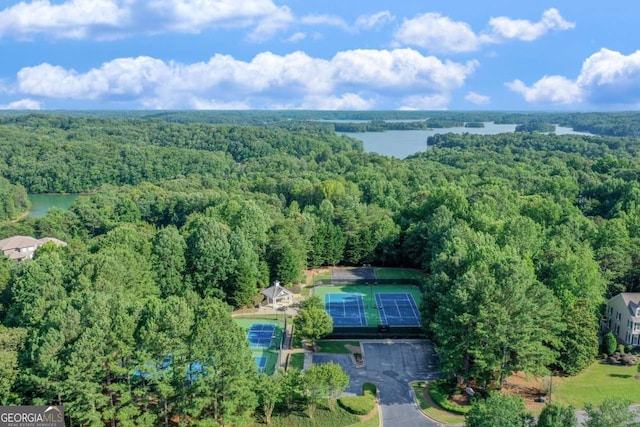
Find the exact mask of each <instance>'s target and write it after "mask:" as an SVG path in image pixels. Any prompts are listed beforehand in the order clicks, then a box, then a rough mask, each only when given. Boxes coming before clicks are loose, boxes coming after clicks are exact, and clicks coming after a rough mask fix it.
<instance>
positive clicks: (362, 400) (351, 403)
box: [338, 395, 375, 415]
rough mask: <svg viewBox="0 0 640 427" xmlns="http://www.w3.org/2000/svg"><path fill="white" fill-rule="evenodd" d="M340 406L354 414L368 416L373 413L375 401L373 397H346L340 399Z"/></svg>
mask: <svg viewBox="0 0 640 427" xmlns="http://www.w3.org/2000/svg"><path fill="white" fill-rule="evenodd" d="M338 404H339V405H340V406H341V407H342V408H344V409H345V410H346V411H347V412H350V413H352V414H356V415H367V414H368V413H369V412H371V411H373V408H374V407H375V400H374V399H373V396H371V395H366V396H345V397H341V398H339V399H338Z"/></svg>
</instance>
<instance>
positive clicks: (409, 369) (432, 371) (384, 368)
mask: <svg viewBox="0 0 640 427" xmlns="http://www.w3.org/2000/svg"><path fill="white" fill-rule="evenodd" d="M360 342H361V344H362V350H363V355H364V360H365V366H364V367H356V366H355V365H354V363H353V361H352V359H351V357H350V356H349V355H343V354H340V355H336V354H314V355H313V363H328V362H335V363H338V364H339V365H340V366H341V367H342V368H343V369H344V371H345V372H346V373H347V374H349V377H350V378H351V381H350V383H349V388H348V389H347V393H352V394H356V395H359V394H361V393H362V385H363V384H364V383H365V382H370V383H373V384H375V385H376V387H377V388H378V396H379V399H380V407H381V410H382V420H383V425H385V426H387V427H393V426H402V427H419V426H420V427H422V426H439V425H440V424H438V423H435V422H433V421H431V420H430V419H428V418H426V417H425V416H424V415H423V414H422V412H420V411H419V410H418V408H417V407H416V405H415V402H414V398H413V392H412V389H411V386H410V385H409V383H410V382H411V381H416V380H433V379H436V378H438V375H439V374H438V371H437V366H436V361H437V359H436V356H435V353H434V351H433V347H432V345H431V343H430V342H429V341H427V340H361V341H360Z"/></svg>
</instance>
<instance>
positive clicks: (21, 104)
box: [0, 98, 42, 110]
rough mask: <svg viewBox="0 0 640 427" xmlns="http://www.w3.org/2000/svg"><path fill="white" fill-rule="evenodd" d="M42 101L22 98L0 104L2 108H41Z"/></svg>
mask: <svg viewBox="0 0 640 427" xmlns="http://www.w3.org/2000/svg"><path fill="white" fill-rule="evenodd" d="M41 109H42V103H41V102H39V101H34V100H33V99H28V98H27V99H21V100H19V101H14V102H10V103H8V104H0V110H41Z"/></svg>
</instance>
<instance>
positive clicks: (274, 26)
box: [249, 6, 294, 42]
mask: <svg viewBox="0 0 640 427" xmlns="http://www.w3.org/2000/svg"><path fill="white" fill-rule="evenodd" d="M293 21H294V17H293V14H292V13H291V10H290V9H289V8H288V7H287V6H282V7H281V8H279V9H278V10H277V11H275V12H274V13H272V14H270V15H268V16H266V17H265V18H263V19H262V20H261V21H260V22H259V23H258V25H257V26H256V28H255V29H254V30H253V31H252V32H251V33H250V34H249V39H250V40H253V41H260V42H261V41H265V40H268V39H270V38H271V37H272V36H273V35H274V34H276V33H277V32H279V31H282V30H284V29H285V28H287V27H288V26H289V25H290V24H291V23H292V22H293Z"/></svg>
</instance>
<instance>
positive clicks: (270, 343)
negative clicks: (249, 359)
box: [234, 316, 284, 374]
mask: <svg viewBox="0 0 640 427" xmlns="http://www.w3.org/2000/svg"><path fill="white" fill-rule="evenodd" d="M234 320H235V322H236V323H237V324H239V325H240V326H241V327H242V328H243V329H244V330H245V331H246V334H247V335H246V337H247V341H248V343H249V347H250V349H251V355H252V356H253V361H254V362H255V364H256V368H257V369H258V371H260V372H266V373H267V374H273V373H274V372H275V371H276V365H277V364H278V354H279V352H280V342H281V341H282V331H283V329H284V323H283V320H282V317H280V318H278V317H277V316H272V317H265V318H260V317H256V316H254V317H246V318H243V317H234Z"/></svg>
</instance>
